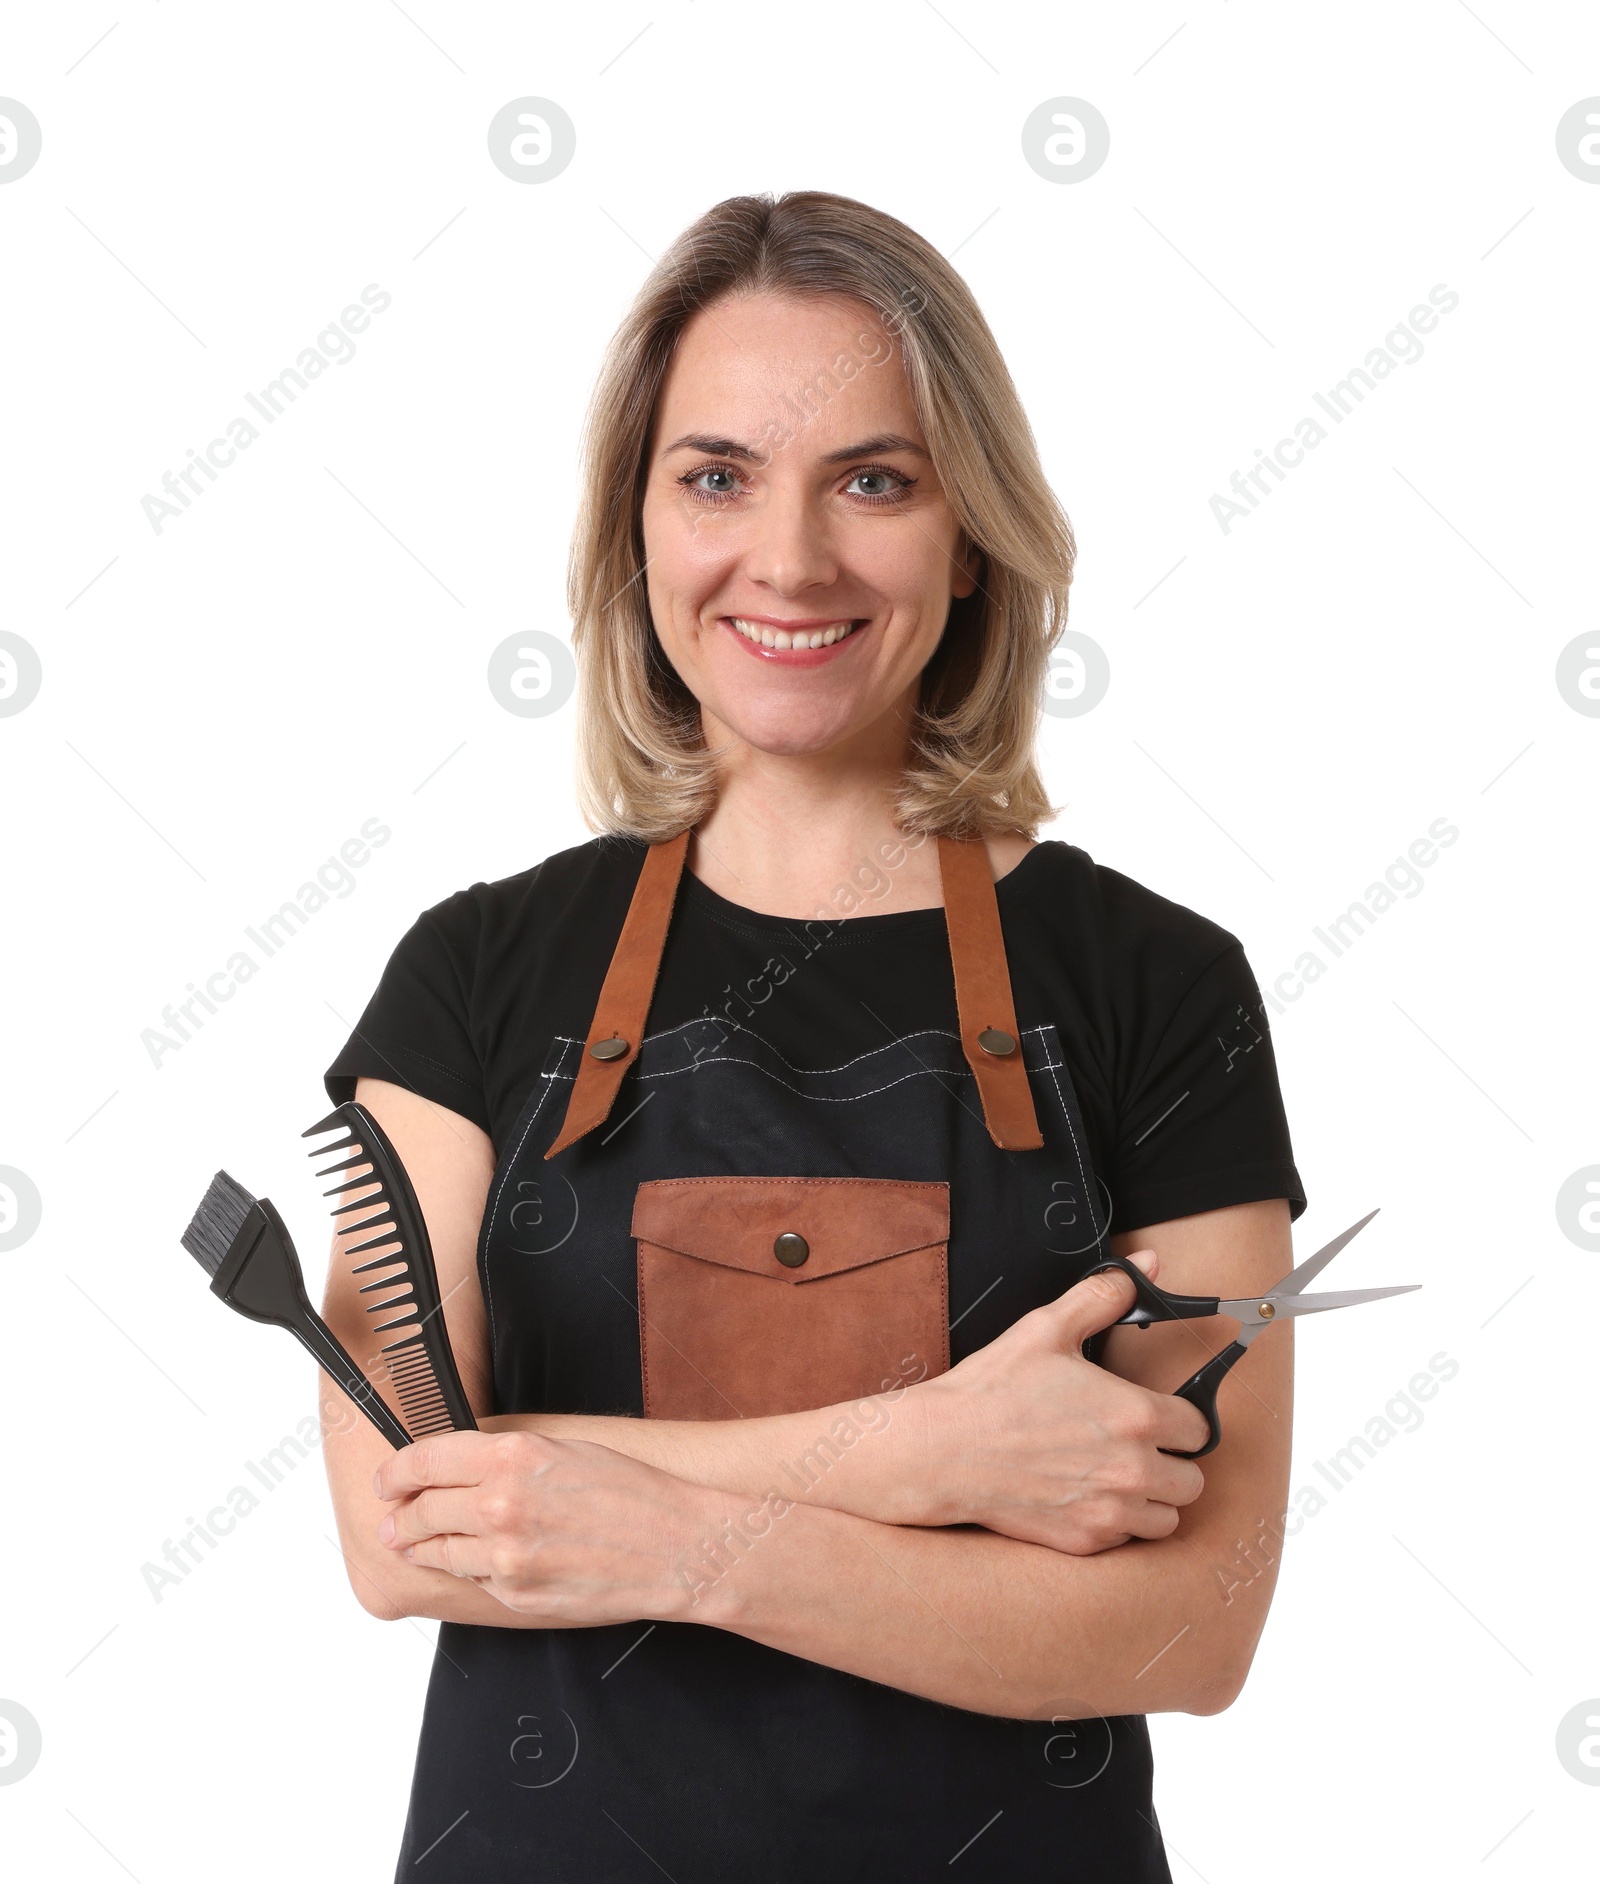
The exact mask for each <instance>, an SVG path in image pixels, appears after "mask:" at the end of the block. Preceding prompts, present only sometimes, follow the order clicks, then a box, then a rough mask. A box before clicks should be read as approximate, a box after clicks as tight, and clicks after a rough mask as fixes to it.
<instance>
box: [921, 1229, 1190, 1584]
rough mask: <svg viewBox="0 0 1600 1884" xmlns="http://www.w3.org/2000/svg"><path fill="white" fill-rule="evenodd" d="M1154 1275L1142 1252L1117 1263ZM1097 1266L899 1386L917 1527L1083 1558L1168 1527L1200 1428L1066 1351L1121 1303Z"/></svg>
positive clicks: (1120, 1280)
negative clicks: (918, 1489)
mask: <svg viewBox="0 0 1600 1884" xmlns="http://www.w3.org/2000/svg"><path fill="white" fill-rule="evenodd" d="M1128 1260H1129V1261H1130V1262H1133V1263H1135V1264H1137V1265H1138V1267H1139V1268H1140V1269H1142V1270H1143V1271H1144V1272H1145V1274H1146V1275H1148V1276H1154V1274H1155V1273H1156V1254H1155V1251H1154V1250H1139V1251H1138V1252H1137V1253H1135V1254H1134V1255H1132V1256H1130V1257H1129V1259H1128ZM1133 1301H1134V1295H1133V1284H1132V1283H1131V1282H1130V1281H1129V1280H1128V1279H1127V1277H1126V1276H1122V1275H1118V1274H1116V1273H1115V1272H1113V1271H1107V1272H1106V1273H1105V1274H1102V1275H1098V1276H1089V1277H1087V1278H1086V1279H1085V1280H1084V1281H1082V1282H1080V1283H1078V1284H1077V1286H1076V1287H1075V1288H1071V1289H1069V1290H1068V1291H1067V1292H1066V1294H1065V1295H1062V1296H1060V1297H1058V1298H1057V1300H1056V1301H1054V1302H1049V1303H1047V1304H1046V1305H1045V1306H1044V1307H1043V1308H1036V1309H1034V1310H1033V1311H1032V1312H1031V1313H1030V1314H1027V1315H1024V1316H1023V1317H1022V1319H1021V1320H1020V1321H1018V1322H1015V1323H1014V1324H1013V1325H1012V1326H1011V1327H1010V1328H1008V1329H1007V1330H1006V1332H1005V1333H1004V1334H1003V1335H1001V1336H1000V1337H999V1338H998V1339H997V1340H995V1341H991V1342H990V1343H989V1345H988V1346H987V1347H985V1348H980V1349H979V1350H978V1352H977V1353H976V1354H973V1355H969V1356H968V1358H967V1359H966V1360H964V1361H961V1362H959V1363H958V1364H957V1365H956V1366H955V1367H952V1368H951V1369H950V1371H949V1372H948V1373H945V1374H941V1375H939V1376H938V1377H937V1378H935V1379H933V1380H929V1381H924V1382H921V1383H920V1384H918V1385H917V1386H914V1387H912V1388H911V1389H910V1390H909V1391H908V1393H907V1395H906V1399H905V1403H904V1408H905V1413H906V1414H907V1415H912V1414H913V1409H915V1411H914V1416H913V1417H911V1418H909V1419H908V1420H907V1422H906V1423H907V1424H909V1425H910V1426H911V1428H912V1430H913V1432H914V1433H915V1435H916V1441H917V1444H918V1447H919V1451H920V1454H921V1457H922V1459H923V1460H924V1461H925V1466H924V1469H923V1470H922V1471H921V1472H920V1473H918V1474H917V1482H919V1483H920V1484H921V1485H922V1486H924V1487H925V1488H928V1489H929V1490H930V1491H931V1503H930V1504H929V1505H928V1506H927V1507H926V1508H925V1509H922V1510H919V1511H918V1512H917V1513H916V1515H915V1516H914V1517H913V1518H912V1519H911V1521H912V1522H916V1523H921V1524H981V1525H984V1526H986V1527H987V1528H988V1529H989V1530H991V1531H999V1532H1001V1533H1003V1534H1004V1535H1005V1536H1008V1537H1017V1538H1022V1539H1023V1540H1024V1541H1026V1542H1028V1543H1034V1544H1047V1545H1049V1547H1050V1548H1051V1549H1052V1550H1060V1551H1066V1552H1068V1553H1070V1554H1071V1555H1073V1556H1078V1557H1087V1556H1092V1555H1093V1554H1094V1553H1095V1552H1097V1551H1102V1550H1109V1549H1111V1548H1112V1547H1113V1546H1114V1545H1117V1544H1125V1543H1127V1542H1128V1541H1129V1539H1130V1538H1135V1537H1152V1538H1153V1537H1169V1536H1170V1535H1171V1534H1172V1532H1173V1531H1174V1530H1176V1529H1177V1525H1178V1513H1179V1511H1180V1509H1181V1508H1182V1507H1183V1506H1184V1505H1187V1504H1192V1503H1193V1502H1194V1500H1195V1499H1196V1498H1198V1497H1199V1496H1200V1493H1201V1491H1202V1489H1203V1488H1204V1485H1205V1479H1204V1476H1203V1475H1202V1473H1201V1470H1200V1467H1199V1466H1198V1465H1197V1464H1195V1463H1194V1461H1193V1460H1190V1459H1174V1458H1168V1457H1166V1456H1165V1454H1164V1453H1163V1452H1162V1451H1161V1450H1160V1448H1162V1447H1169V1448H1171V1449H1172V1450H1173V1451H1178V1452H1193V1451H1195V1450H1197V1449H1198V1448H1199V1447H1200V1446H1203V1445H1204V1444H1205V1442H1206V1435H1207V1432H1208V1430H1209V1429H1208V1426H1207V1423H1206V1418H1205V1415H1204V1414H1203V1413H1201V1412H1200V1411H1199V1410H1198V1408H1196V1407H1192V1406H1190V1405H1189V1403H1188V1402H1187V1401H1186V1400H1177V1399H1174V1398H1173V1397H1172V1396H1171V1395H1170V1394H1163V1393H1152V1392H1151V1391H1150V1390H1149V1389H1148V1388H1145V1387H1139V1386H1135V1385H1134V1384H1133V1383H1132V1382H1131V1381H1126V1380H1122V1379H1120V1378H1119V1377H1118V1376H1117V1375H1115V1374H1112V1373H1108V1372H1107V1371H1106V1370H1105V1369H1104V1368H1102V1367H1097V1366H1096V1365H1095V1364H1094V1363H1093V1362H1091V1361H1086V1360H1085V1359H1084V1358H1083V1356H1082V1354H1081V1352H1080V1349H1081V1348H1082V1346H1083V1343H1084V1342H1085V1341H1087V1340H1088V1338H1089V1336H1090V1335H1092V1334H1095V1333H1097V1332H1098V1331H1099V1330H1100V1329H1102V1328H1108V1327H1110V1325H1111V1324H1112V1323H1113V1322H1114V1321H1117V1320H1118V1319H1119V1318H1120V1317H1121V1316H1123V1315H1125V1314H1126V1313H1127V1312H1128V1310H1129V1309H1130V1308H1131V1307H1132V1306H1133Z"/></svg>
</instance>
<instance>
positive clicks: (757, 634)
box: [723, 615, 862, 654]
mask: <svg viewBox="0 0 1600 1884" xmlns="http://www.w3.org/2000/svg"><path fill="white" fill-rule="evenodd" d="M723 620H724V621H725V622H727V624H728V626H729V627H730V628H732V629H733V631H734V632H735V634H738V635H741V636H742V637H743V638H744V639H745V640H746V641H748V642H750V643H752V644H753V645H754V646H755V647H758V648H764V649H770V650H772V651H773V652H775V653H783V652H785V651H790V652H793V653H797V654H798V653H801V652H804V651H807V650H809V649H812V648H831V647H833V646H835V645H836V644H837V643H838V642H840V641H843V640H845V639H846V638H847V637H848V636H849V635H851V634H853V633H854V632H855V630H856V629H857V628H859V627H860V626H861V625H862V624H861V621H860V620H855V621H831V622H805V623H801V624H800V625H798V626H796V627H794V628H780V627H778V626H776V624H774V623H772V622H765V621H747V620H746V619H745V618H744V617H743V616H742V615H725V616H723Z"/></svg>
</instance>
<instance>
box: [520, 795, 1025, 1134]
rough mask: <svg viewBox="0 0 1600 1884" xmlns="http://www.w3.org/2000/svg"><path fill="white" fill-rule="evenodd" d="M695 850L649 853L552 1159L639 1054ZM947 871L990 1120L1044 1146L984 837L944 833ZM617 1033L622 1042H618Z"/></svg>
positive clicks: (958, 969) (969, 1023)
mask: <svg viewBox="0 0 1600 1884" xmlns="http://www.w3.org/2000/svg"><path fill="white" fill-rule="evenodd" d="M688 850H689V833H688V832H687V831H684V832H682V833H681V834H680V835H679V836H677V837H674V838H670V839H669V840H668V841H667V842H666V843H664V844H652V845H651V846H650V849H649V850H648V851H647V852H646V853H645V860H644V867H643V868H642V869H641V870H640V872H639V881H638V883H637V884H636V885H635V886H634V892H633V901H632V902H631V903H630V904H629V905H628V914H627V916H626V918H625V919H624V921H623V924H622V933H621V934H620V935H619V936H618V937H617V946H616V949H615V951H614V952H613V954H612V957H611V966H610V967H609V969H607V971H606V978H605V984H604V986H603V987H602V988H601V990H600V999H599V1002H598V1003H597V1004H596V1007H595V1011H594V1019H593V1021H592V1022H591V1023H590V1026H589V1035H588V1038H587V1039H586V1040H585V1041H584V1043H583V1058H582V1060H581V1061H580V1062H579V1065H578V1076H577V1079H576V1080H575V1081H574V1083H573V1087H572V1095H571V1097H570V1098H569V1099H568V1101H567V1115H566V1117H565V1119H564V1120H563V1121H562V1125H561V1131H560V1133H559V1134H558V1136H557V1138H556V1141H555V1143H554V1144H553V1145H552V1146H551V1147H550V1149H549V1150H548V1151H547V1152H546V1153H545V1154H544V1155H545V1157H546V1158H553V1157H555V1155H556V1153H557V1152H559V1151H565V1150H566V1148H567V1147H568V1146H569V1145H571V1144H574V1143H576V1141H577V1140H578V1139H580V1138H582V1137H583V1136H584V1134H585V1133H586V1132H592V1131H593V1130H594V1128H595V1127H596V1126H597V1125H603V1124H604V1123H605V1121H606V1119H607V1118H608V1117H609V1116H610V1114H611V1107H612V1105H613V1104H614V1102H615V1100H616V1097H617V1090H618V1088H619V1087H620V1086H621V1084H622V1076H623V1074H624V1073H626V1072H627V1070H628V1068H629V1067H630V1066H631V1065H632V1064H633V1062H634V1060H635V1059H637V1057H638V1054H639V1047H640V1044H641V1042H642V1041H643V1039H644V1030H645V1023H646V1020H647V1018H648V1016H649V1013H650V997H651V996H652V994H654V992H655V985H656V975H657V973H658V971H659V970H660V967H661V951H662V949H663V948H664V947H665V946H666V940H667V925H668V923H669V922H670V921H671V920H672V906H673V903H674V901H675V900H676V898H677V894H678V882H679V879H680V878H681V877H682V875H683V866H684V859H685V858H686V856H687V855H688ZM939 875H940V880H941V882H942V884H943V888H944V909H945V926H946V928H947V929H948V930H949V932H950V960H951V964H952V966H953V968H954V970H955V983H956V1013H957V1016H958V1018H959V1023H960V1027H961V1046H962V1051H963V1052H964V1053H965V1054H966V1056H967V1064H968V1065H969V1066H970V1067H971V1068H972V1071H973V1075H974V1077H975V1078H976V1080H977V1083H978V1097H979V1100H980V1101H981V1103H982V1105H983V1121H984V1124H985V1125H986V1126H987V1127H988V1130H989V1136H990V1137H991V1138H992V1139H993V1140H994V1142H995V1143H996V1144H997V1145H998V1146H999V1147H1000V1148H1001V1149H1002V1150H1003V1151H1037V1150H1038V1149H1039V1148H1040V1146H1042V1145H1043V1143H1044V1135H1043V1133H1041V1132H1040V1130H1039V1118H1038V1114H1037V1113H1036V1112H1035V1111H1034V1108H1033V1093H1032V1091H1031V1089H1030V1088H1029V1085H1028V1075H1027V1071H1026V1069H1025V1068H1024V1066H1023V1064H1022V1037H1021V1035H1020V1033H1019V1032H1018V1030H1017V1015H1016V1009H1015V1008H1014V1007H1013V1005H1012V1000H1011V976H1010V973H1009V972H1008V970H1007V968H1006V944H1005V936H1004V935H1003V933H1002V932H1001V928H1000V906H999V904H998V902H997V901H996V899H995V893H994V874H993V872H992V871H991V870H990V868H989V853H988V851H987V850H986V849H985V848H984V845H983V841H982V840H981V839H979V838H972V839H966V838H949V837H941V838H940V839H939ZM613 1042H618V1043H620V1046H619V1047H613V1046H612V1043H613ZM985 1043H987V1044H985ZM596 1047H599V1048H601V1049H602V1054H604V1052H605V1051H606V1050H607V1049H608V1048H610V1050H611V1052H612V1053H613V1054H614V1056H615V1057H611V1058H606V1057H597V1056H596V1054H595V1051H594V1050H595V1048H596Z"/></svg>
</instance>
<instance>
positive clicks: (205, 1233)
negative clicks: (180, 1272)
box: [180, 1171, 256, 1276]
mask: <svg viewBox="0 0 1600 1884" xmlns="http://www.w3.org/2000/svg"><path fill="white" fill-rule="evenodd" d="M255 1204H256V1200H255V1199H254V1198H253V1197H252V1196H251V1195H250V1193H249V1192H248V1191H247V1190H246V1189H245V1187H244V1186H243V1185H242V1184H239V1183H237V1182H235V1180H234V1179H233V1178H231V1177H229V1176H228V1174H227V1172H226V1171H219V1172H218V1173H217V1175H216V1176H215V1177H214V1178H213V1179H212V1180H211V1188H210V1189H209V1190H208V1191H207V1192H206V1194H205V1196H204V1197H202V1198H201V1199H200V1208H199V1209H198V1210H197V1211H196V1212H195V1213H194V1217H193V1220H192V1221H191V1222H190V1225H189V1227H188V1229H187V1230H185V1231H184V1233H183V1236H182V1237H181V1239H180V1241H181V1242H182V1244H183V1247H184V1248H185V1249H186V1250H187V1251H188V1252H189V1254H190V1255H191V1256H192V1257H193V1258H194V1259H195V1261H196V1262H197V1263H199V1265H200V1267H201V1268H202V1269H204V1270H205V1272H206V1273H207V1275H212V1276H214V1275H215V1274H216V1273H217V1271H218V1270H219V1269H220V1268H221V1267H222V1259H223V1257H224V1256H226V1255H227V1253H228V1251H229V1250H230V1249H232V1248H233V1241H234V1238H235V1237H236V1236H237V1235H238V1234H239V1232H240V1231H241V1230H242V1229H243V1228H244V1223H245V1218H246V1217H248V1216H249V1214H250V1212H251V1211H252V1210H254V1209H255Z"/></svg>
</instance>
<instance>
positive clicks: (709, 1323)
mask: <svg viewBox="0 0 1600 1884" xmlns="http://www.w3.org/2000/svg"><path fill="white" fill-rule="evenodd" d="M633 1234H634V1236H635V1237H636V1238H637V1239H638V1245H639V1350H640V1367H641V1371H642V1374H643V1384H644V1411H645V1417H646V1418H647V1419H673V1420H722V1419H741V1418H743V1419H753V1418H756V1417H758V1416H761V1415H764V1414H771V1413H798V1412H802V1411H804V1410H806V1409H807V1408H810V1407H824V1406H832V1405H834V1404H836V1403H837V1402H840V1401H848V1400H859V1399H863V1398H864V1397H865V1396H866V1395H868V1394H874V1393H883V1392H886V1391H888V1390H890V1389H892V1388H896V1387H901V1386H904V1385H907V1384H910V1383H911V1382H913V1381H917V1380H923V1379H927V1378H929V1377H930V1376H932V1375H934V1374H942V1373H944V1372H945V1370H946V1369H947V1368H948V1367H949V1365H950V1317H949V1292H948V1286H947V1279H946V1250H947V1245H948V1242H949V1237H950V1187H949V1185H948V1184H923V1183H911V1182H904V1183H903V1182H900V1181H898V1180H894V1179H886V1178H751V1177H717V1178H666V1179H661V1180H657V1181H655V1182H651V1183H645V1184H641V1185H640V1186H639V1188H638V1191H637V1192H636V1194H635V1197H634V1207H633Z"/></svg>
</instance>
